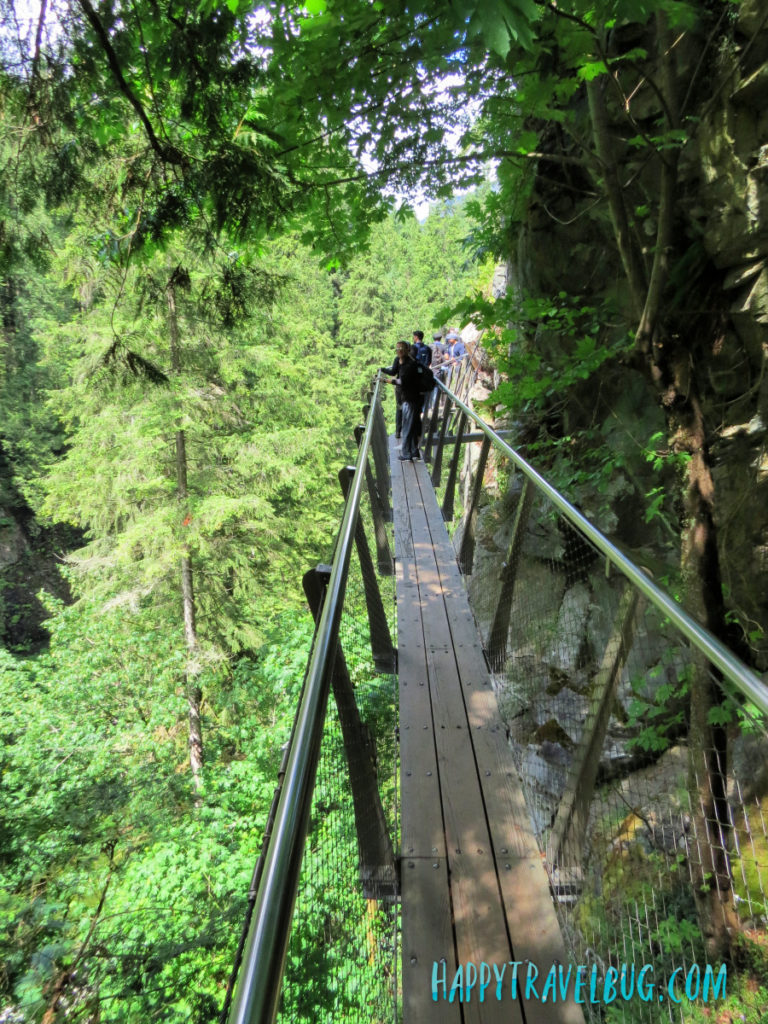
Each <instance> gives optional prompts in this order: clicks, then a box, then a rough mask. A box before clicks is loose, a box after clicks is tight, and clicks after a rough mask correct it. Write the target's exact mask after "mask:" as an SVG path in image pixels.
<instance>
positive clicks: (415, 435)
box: [381, 341, 423, 462]
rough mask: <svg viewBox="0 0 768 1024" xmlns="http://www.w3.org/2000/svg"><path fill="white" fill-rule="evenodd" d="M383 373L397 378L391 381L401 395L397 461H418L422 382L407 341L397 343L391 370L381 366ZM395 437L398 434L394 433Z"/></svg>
mask: <svg viewBox="0 0 768 1024" xmlns="http://www.w3.org/2000/svg"><path fill="white" fill-rule="evenodd" d="M381 369H382V371H383V372H384V373H388V374H390V376H394V374H395V373H397V377H396V378H395V379H394V380H393V381H392V383H393V384H394V385H395V387H396V388H397V389H398V390H399V391H400V394H401V395H402V406H401V409H400V410H398V411H401V412H402V424H401V433H402V437H403V443H402V446H401V448H400V455H399V459H400V461H401V462H406V461H410V460H411V459H418V458H420V457H421V456H420V455H419V435H420V434H421V405H422V401H423V394H422V391H421V387H422V381H421V377H422V375H421V373H420V372H419V366H418V364H417V363H416V360H415V359H414V358H413V357H412V356H411V353H410V345H409V344H408V342H407V341H398V343H397V356H396V358H395V361H394V363H393V364H392V368H391V369H389V368H387V367H386V366H382V368H381ZM395 435H396V436H397V437H399V436H400V433H398V432H397V430H396V431H395Z"/></svg>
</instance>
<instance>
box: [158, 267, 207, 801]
mask: <svg viewBox="0 0 768 1024" xmlns="http://www.w3.org/2000/svg"><path fill="white" fill-rule="evenodd" d="M166 301H167V304H168V327H169V333H170V339H171V367H172V369H173V372H174V373H175V374H177V373H178V372H179V370H180V368H181V360H180V341H179V319H178V314H177V310H176V283H175V271H174V273H172V274H171V276H170V278H169V280H168V285H167V287H166ZM176 495H177V497H178V499H179V505H180V506H181V509H182V510H183V511H184V513H185V519H186V518H187V517H188V515H189V513H188V510H187V509H186V508H185V506H186V503H187V495H188V490H187V444H186V438H185V436H184V431H183V430H182V429H178V430H177V431H176ZM180 570H181V600H182V608H183V613H184V642H185V644H186V648H187V664H186V667H185V669H184V689H185V692H186V698H187V709H188V716H187V717H188V723H189V765H190V768H191V769H192V785H193V787H194V790H195V792H196V793H199V792H200V790H201V789H202V787H203V730H202V723H201V718H200V705H201V704H202V700H203V692H202V690H201V688H200V687H199V686H198V685H197V683H196V681H195V676H196V674H197V657H198V653H199V645H198V640H197V623H196V608H195V588H194V573H193V568H192V559H191V557H190V555H189V551H188V549H187V548H186V547H185V548H184V550H183V553H182V556H181V565H180Z"/></svg>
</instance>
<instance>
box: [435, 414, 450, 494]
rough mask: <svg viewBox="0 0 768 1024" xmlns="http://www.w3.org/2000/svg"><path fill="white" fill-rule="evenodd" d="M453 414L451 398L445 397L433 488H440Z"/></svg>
mask: <svg viewBox="0 0 768 1024" xmlns="http://www.w3.org/2000/svg"><path fill="white" fill-rule="evenodd" d="M450 413H451V396H450V395H446V396H445V406H444V408H443V421H442V423H441V424H440V436H439V437H438V439H437V454H436V455H435V464H434V466H433V467H432V486H433V487H439V486H440V478H441V476H442V471H443V447H444V445H445V431H446V428H447V426H448V418H449V416H450Z"/></svg>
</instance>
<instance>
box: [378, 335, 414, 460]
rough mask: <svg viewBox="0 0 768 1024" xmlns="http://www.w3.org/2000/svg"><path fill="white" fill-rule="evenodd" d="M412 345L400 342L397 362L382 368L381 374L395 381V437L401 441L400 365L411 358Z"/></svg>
mask: <svg viewBox="0 0 768 1024" xmlns="http://www.w3.org/2000/svg"><path fill="white" fill-rule="evenodd" d="M409 351H410V345H409V344H408V342H407V341H398V343H397V346H396V349H395V361H394V362H393V363H392V366H382V367H381V372H382V373H387V374H389V376H390V377H394V378H395V379H394V380H392V381H390V384H394V385H395V402H396V404H397V408H396V410H395V437H396V438H397V440H398V441H399V440H400V435H401V434H402V431H403V389H402V388H401V387H400V383H399V381H398V378H399V376H400V365H401V363H402V362H403V361H404V360H405V359H407V358H409Z"/></svg>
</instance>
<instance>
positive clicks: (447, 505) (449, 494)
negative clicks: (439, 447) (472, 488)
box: [443, 409, 467, 522]
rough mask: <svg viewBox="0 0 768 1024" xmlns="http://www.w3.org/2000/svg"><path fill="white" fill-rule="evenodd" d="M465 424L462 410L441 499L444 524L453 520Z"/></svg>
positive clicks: (465, 420)
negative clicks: (443, 495) (443, 494)
mask: <svg viewBox="0 0 768 1024" xmlns="http://www.w3.org/2000/svg"><path fill="white" fill-rule="evenodd" d="M466 422H467V414H466V413H465V412H464V410H463V409H462V410H461V416H459V426H458V429H457V430H456V441H455V443H454V448H453V455H452V456H451V467H450V469H449V470H448V482H447V483H446V485H445V497H444V498H443V519H445V521H446V522H449V521H450V520H451V519H453V497H454V494H455V492H456V477H457V476H458V473H459V458H460V457H461V439H462V437H463V436H464V427H465V425H466Z"/></svg>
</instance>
